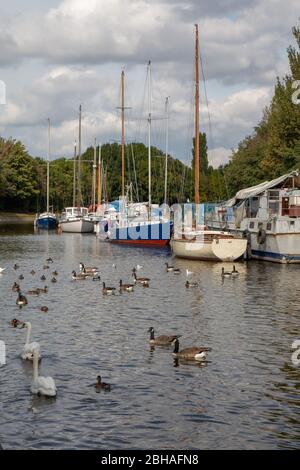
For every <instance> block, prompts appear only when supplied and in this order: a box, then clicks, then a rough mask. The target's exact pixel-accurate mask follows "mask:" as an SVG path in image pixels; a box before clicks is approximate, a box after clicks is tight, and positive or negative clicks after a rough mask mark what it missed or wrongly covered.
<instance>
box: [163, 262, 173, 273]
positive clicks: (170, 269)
mask: <svg viewBox="0 0 300 470" xmlns="http://www.w3.org/2000/svg"><path fill="white" fill-rule="evenodd" d="M165 265H166V271H167V272H168V273H169V272H171V271H174V266H169V263H165Z"/></svg>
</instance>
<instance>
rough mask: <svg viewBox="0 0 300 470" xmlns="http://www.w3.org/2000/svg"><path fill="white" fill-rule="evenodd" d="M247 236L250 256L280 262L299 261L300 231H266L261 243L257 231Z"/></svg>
mask: <svg viewBox="0 0 300 470" xmlns="http://www.w3.org/2000/svg"><path fill="white" fill-rule="evenodd" d="M249 236H250V247H251V248H250V254H251V258H254V259H258V260H263V261H272V262H274V263H282V264H286V263H300V233H277V234H272V233H267V234H266V237H265V241H264V243H261V244H260V243H258V240H257V233H255V232H252V233H250V234H249Z"/></svg>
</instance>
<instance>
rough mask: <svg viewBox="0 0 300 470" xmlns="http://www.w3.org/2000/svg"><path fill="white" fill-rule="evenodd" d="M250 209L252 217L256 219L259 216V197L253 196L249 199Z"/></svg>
mask: <svg viewBox="0 0 300 470" xmlns="http://www.w3.org/2000/svg"><path fill="white" fill-rule="evenodd" d="M249 209H250V218H251V219H254V218H255V217H256V216H257V212H258V209H259V198H258V197H252V198H251V199H250V201H249Z"/></svg>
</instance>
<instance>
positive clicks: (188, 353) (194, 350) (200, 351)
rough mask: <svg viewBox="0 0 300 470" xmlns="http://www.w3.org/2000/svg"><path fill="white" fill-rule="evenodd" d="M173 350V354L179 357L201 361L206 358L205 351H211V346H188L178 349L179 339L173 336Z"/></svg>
mask: <svg viewBox="0 0 300 470" xmlns="http://www.w3.org/2000/svg"><path fill="white" fill-rule="evenodd" d="M173 345H174V351H173V356H174V357H176V358H179V359H185V360H190V361H203V360H205V359H206V356H207V352H208V351H211V348H205V347H199V346H190V347H189V348H185V349H182V350H181V351H179V339H178V338H175V339H174V341H173Z"/></svg>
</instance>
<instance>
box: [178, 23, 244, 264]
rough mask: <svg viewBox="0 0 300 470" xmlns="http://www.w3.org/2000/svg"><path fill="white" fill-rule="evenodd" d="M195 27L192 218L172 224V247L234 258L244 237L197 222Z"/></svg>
mask: <svg viewBox="0 0 300 470" xmlns="http://www.w3.org/2000/svg"><path fill="white" fill-rule="evenodd" d="M195 29H196V54H195V56H196V61H195V69H196V74H195V220H194V224H193V226H192V227H183V228H182V227H180V228H178V229H177V227H175V230H174V234H173V236H172V239H171V248H172V250H173V253H174V255H175V256H178V257H181V258H189V259H197V260H211V261H234V260H236V259H238V258H240V257H241V256H242V255H243V254H244V253H245V251H246V248H247V240H246V239H243V238H237V237H235V236H234V235H232V234H230V233H229V232H223V231H217V230H216V231H214V230H208V229H207V227H206V226H205V224H204V223H199V219H200V218H201V217H200V211H199V59H198V57H199V39H198V25H197V24H196V25H195ZM185 215H186V214H185ZM201 222H202V221H201Z"/></svg>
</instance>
